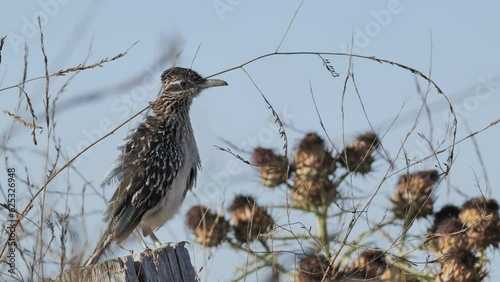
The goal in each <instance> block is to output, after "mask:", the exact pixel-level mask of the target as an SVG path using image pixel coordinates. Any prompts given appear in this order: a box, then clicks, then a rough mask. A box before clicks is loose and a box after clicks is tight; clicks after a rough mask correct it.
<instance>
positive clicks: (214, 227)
mask: <svg viewBox="0 0 500 282" xmlns="http://www.w3.org/2000/svg"><path fill="white" fill-rule="evenodd" d="M186 224H187V226H188V227H189V229H191V230H192V231H193V233H194V236H195V239H196V242H197V243H199V244H201V245H202V246H203V247H214V246H217V245H219V244H220V243H222V242H223V241H225V240H226V239H227V233H228V232H229V223H228V222H227V221H226V220H225V219H224V217H222V216H219V215H217V214H216V213H214V212H212V211H210V209H209V208H208V207H205V206H201V205H197V206H193V207H191V208H190V209H189V211H188V212H187V214H186Z"/></svg>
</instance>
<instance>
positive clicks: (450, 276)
mask: <svg viewBox="0 0 500 282" xmlns="http://www.w3.org/2000/svg"><path fill="white" fill-rule="evenodd" d="M476 262H477V257H476V256H475V255H474V254H473V253H472V252H470V251H465V250H461V251H456V252H452V253H451V254H450V256H447V257H446V258H445V259H443V260H442V261H441V273H439V274H438V276H437V277H436V281H440V282H448V281H449V282H452V281H453V282H455V281H461V282H477V281H482V280H483V279H484V278H485V277H486V275H487V273H486V272H485V271H484V270H483V269H480V268H478V267H477V266H476Z"/></svg>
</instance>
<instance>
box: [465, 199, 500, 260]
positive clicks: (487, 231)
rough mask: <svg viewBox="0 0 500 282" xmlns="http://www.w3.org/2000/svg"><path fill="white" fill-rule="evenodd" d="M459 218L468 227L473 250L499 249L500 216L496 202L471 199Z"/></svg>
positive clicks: (470, 244) (466, 203)
mask: <svg viewBox="0 0 500 282" xmlns="http://www.w3.org/2000/svg"><path fill="white" fill-rule="evenodd" d="M459 218H460V221H461V222H462V223H463V224H464V225H465V226H467V237H468V241H469V247H470V248H471V250H477V251H482V250H484V249H485V248H487V247H488V246H493V247H495V248H498V245H499V244H500V232H499V227H500V216H499V214H498V204H497V202H496V201H495V200H492V199H489V200H488V199H484V198H474V199H471V200H469V201H467V202H465V203H464V204H463V206H462V210H461V211H460V214H459Z"/></svg>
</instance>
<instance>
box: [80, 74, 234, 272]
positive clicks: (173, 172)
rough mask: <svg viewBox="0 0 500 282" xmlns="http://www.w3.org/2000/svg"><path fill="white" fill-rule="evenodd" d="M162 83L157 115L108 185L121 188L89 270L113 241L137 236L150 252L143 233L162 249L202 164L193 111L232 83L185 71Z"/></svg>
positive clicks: (126, 149) (136, 136)
mask: <svg viewBox="0 0 500 282" xmlns="http://www.w3.org/2000/svg"><path fill="white" fill-rule="evenodd" d="M161 82H162V86H161V90H160V93H159V95H158V96H157V97H156V99H155V100H154V101H153V102H151V103H150V104H151V105H150V106H151V109H152V111H150V112H148V113H147V114H146V115H145V116H144V118H143V120H142V121H141V122H140V123H139V125H138V126H137V127H136V128H135V129H133V130H132V131H131V132H130V134H129V135H128V136H127V137H126V138H125V140H124V142H123V144H122V145H121V146H120V149H121V154H120V157H119V158H118V160H117V162H116V165H115V167H114V168H113V169H112V170H111V171H110V172H109V173H108V174H107V175H106V176H105V178H104V180H103V182H102V185H103V186H107V185H112V184H114V183H115V184H117V188H116V191H115V193H114V194H113V196H112V198H111V199H110V201H109V203H108V207H107V209H106V211H105V213H104V214H105V217H104V219H105V221H106V222H107V226H106V229H105V231H104V232H103V234H102V236H101V237H100V239H99V241H98V243H97V246H96V247H95V249H94V250H93V252H92V253H91V254H90V256H89V257H88V259H87V260H86V261H85V263H84V266H89V265H92V264H95V263H97V262H98V261H99V259H100V258H101V256H102V255H103V254H104V252H105V251H106V250H107V249H108V248H109V246H110V244H111V243H112V242H113V241H114V242H116V243H117V244H120V243H121V242H123V241H124V240H125V239H127V238H128V237H129V236H130V235H131V234H132V233H134V234H135V235H136V236H137V237H138V238H139V239H141V244H142V246H143V247H144V248H147V246H145V243H144V241H143V240H142V238H141V237H140V235H139V230H142V233H143V236H144V237H148V236H149V237H150V238H151V239H152V240H153V242H154V244H155V246H160V245H161V242H160V240H158V238H157V237H156V236H155V234H154V232H155V231H156V230H158V229H159V228H160V227H161V226H162V225H164V224H165V223H166V222H167V221H168V220H169V219H171V218H172V217H173V216H174V215H175V214H176V212H177V211H178V210H179V208H180V206H181V204H182V202H183V200H184V198H185V197H186V193H187V192H188V191H189V190H191V189H192V188H193V187H194V185H195V182H196V177H197V173H198V170H199V169H201V160H200V156H199V152H198V147H197V145H196V140H195V137H194V133H193V128H192V126H191V120H190V117H189V110H190V107H191V104H192V102H193V99H194V98H195V97H197V96H198V95H199V94H200V92H202V90H204V89H207V88H211V87H217V86H227V85H228V84H227V82H225V81H224V80H220V79H206V78H203V77H202V76H200V75H199V74H198V73H197V72H195V71H193V70H191V69H187V68H181V67H172V68H170V69H168V70H166V71H164V72H163V73H162V75H161Z"/></svg>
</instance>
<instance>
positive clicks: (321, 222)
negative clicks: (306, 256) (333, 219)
mask: <svg viewBox="0 0 500 282" xmlns="http://www.w3.org/2000/svg"><path fill="white" fill-rule="evenodd" d="M327 210H328V208H326V209H325V208H324V207H322V208H321V209H320V210H318V212H317V213H316V222H317V224H318V232H319V237H320V242H321V245H322V247H323V251H324V252H325V256H326V257H330V248H329V245H328V243H329V239H328V238H329V236H328V224H327V219H328V215H327Z"/></svg>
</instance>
